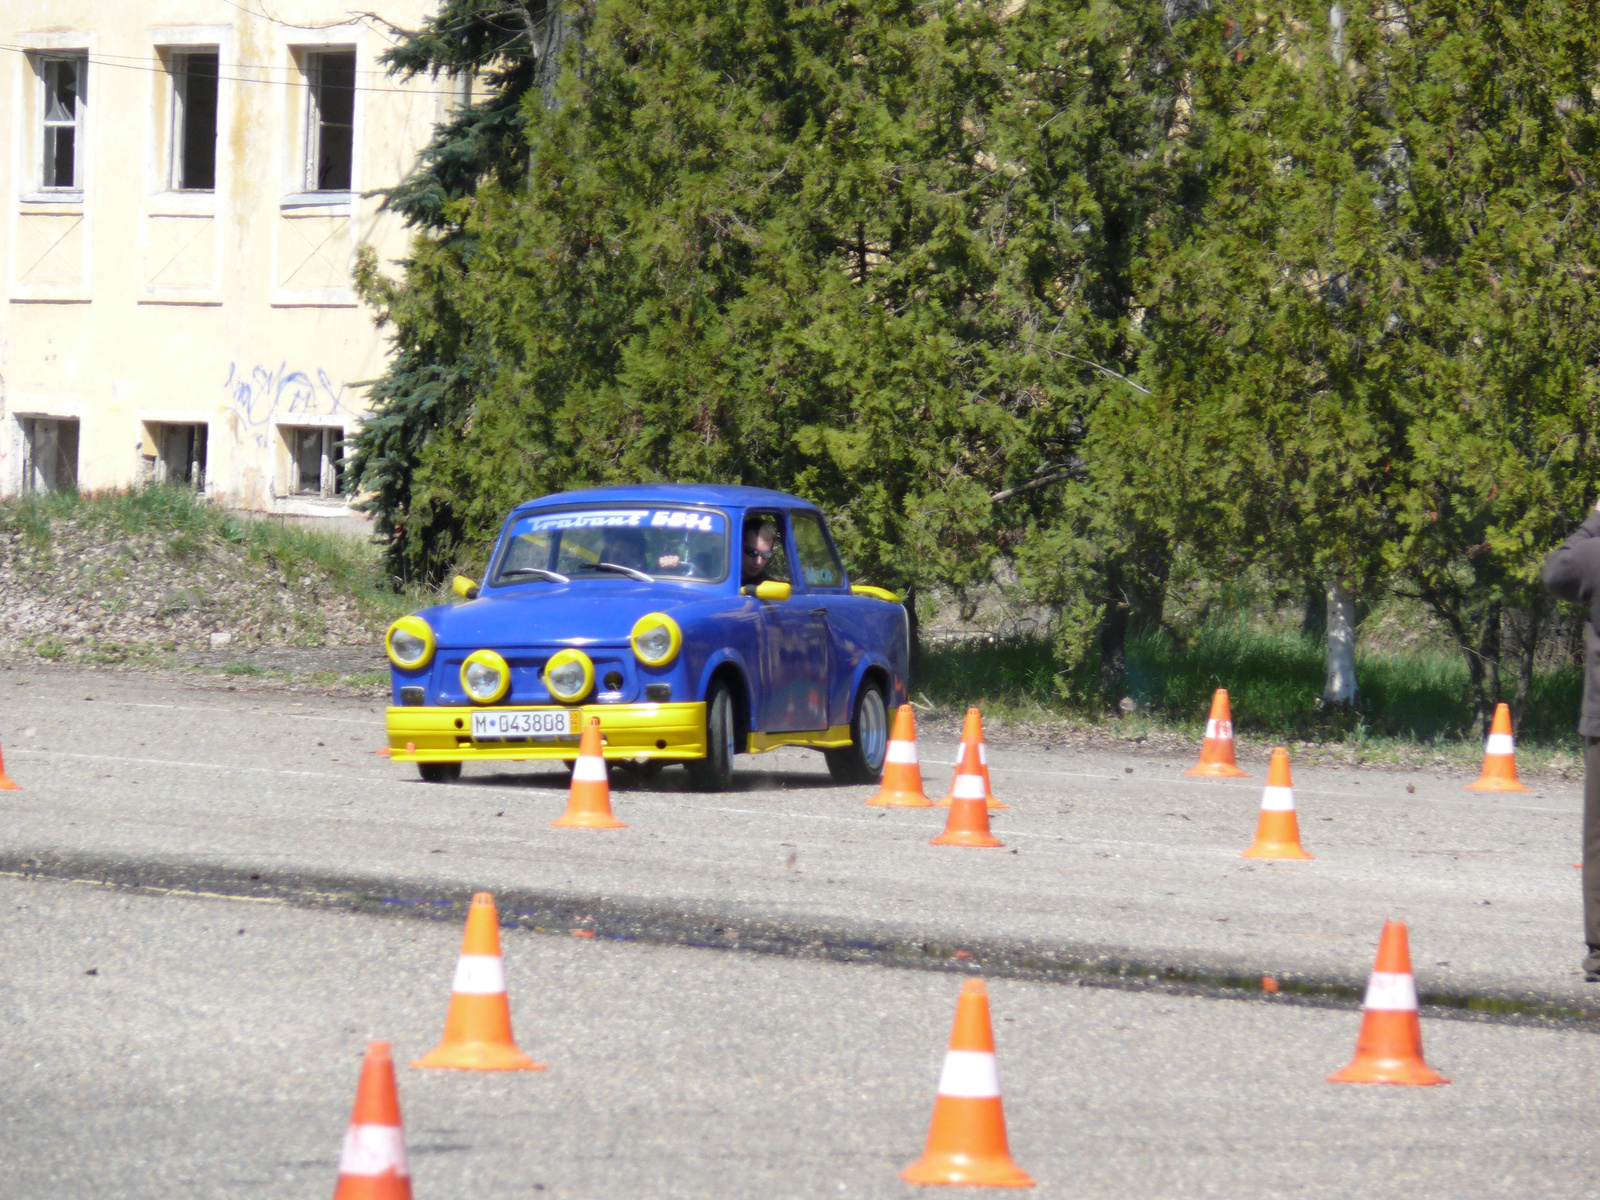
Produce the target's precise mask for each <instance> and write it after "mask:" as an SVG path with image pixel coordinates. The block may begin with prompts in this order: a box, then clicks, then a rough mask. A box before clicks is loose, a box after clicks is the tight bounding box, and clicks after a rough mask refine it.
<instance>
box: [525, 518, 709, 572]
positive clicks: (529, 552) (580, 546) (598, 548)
mask: <svg viewBox="0 0 1600 1200" xmlns="http://www.w3.org/2000/svg"><path fill="white" fill-rule="evenodd" d="M552 575H562V576H566V577H567V578H569V579H572V580H579V579H617V578H633V579H637V578H638V577H639V576H641V575H646V576H649V577H651V578H653V579H689V580H694V581H696V582H700V583H717V582H720V581H721V580H723V579H726V578H727V576H728V519H727V518H726V517H725V516H723V515H722V514H721V513H719V512H706V511H704V510H702V509H693V508H658V507H656V506H654V505H640V506H638V507H613V508H570V509H557V510H555V511H545V512H538V513H530V514H528V515H527V516H525V517H522V518H520V519H519V520H518V521H517V522H516V524H515V525H513V526H512V527H511V536H510V538H509V539H507V546H506V551H505V553H504V554H503V555H501V558H500V567H499V570H498V571H496V573H495V576H494V581H493V582H494V584H495V586H499V585H502V584H507V583H528V582H533V581H537V580H540V579H544V580H547V581H548V580H551V577H552ZM554 582H560V581H559V580H554Z"/></svg>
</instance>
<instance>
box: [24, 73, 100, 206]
mask: <svg viewBox="0 0 1600 1200" xmlns="http://www.w3.org/2000/svg"><path fill="white" fill-rule="evenodd" d="M29 57H30V58H31V59H32V60H33V67H34V72H35V74H36V75H37V77H38V80H39V83H38V97H39V110H38V123H37V126H36V127H37V129H38V131H39V147H38V157H37V159H36V174H35V178H36V179H37V181H38V193H39V194H40V195H42V196H47V197H50V198H73V197H81V196H82V195H83V193H84V187H83V175H84V165H85V163H84V159H85V155H84V152H83V145H84V136H83V134H84V125H85V120H84V118H85V115H86V110H87V108H88V106H89V105H88V86H87V84H88V79H89V52H88V50H87V49H83V50H77V49H72V50H68V49H62V50H53V49H52V50H35V51H31V52H30V53H29ZM62 63H72V64H74V66H75V68H76V70H77V78H76V80H75V81H74V84H73V92H72V120H71V121H70V122H67V121H60V120H52V119H51V117H50V97H51V92H52V88H51V85H50V75H51V70H52V68H53V67H58V66H59V64H62ZM69 128H70V129H71V130H72V182H71V183H70V184H66V185H62V184H59V183H47V182H45V181H46V179H47V178H48V177H49V174H50V170H51V158H52V154H51V138H50V131H51V130H52V129H69Z"/></svg>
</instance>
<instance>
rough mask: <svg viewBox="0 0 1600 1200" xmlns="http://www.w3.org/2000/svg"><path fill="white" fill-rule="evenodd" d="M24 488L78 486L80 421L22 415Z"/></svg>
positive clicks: (40, 489) (39, 489) (66, 489)
mask: <svg viewBox="0 0 1600 1200" xmlns="http://www.w3.org/2000/svg"><path fill="white" fill-rule="evenodd" d="M19 420H20V422H21V425H22V490H23V491H25V492H70V491H72V490H74V489H75V488H76V487H77V486H78V422H77V421H75V420H67V419H60V418H55V417H21V418H19Z"/></svg>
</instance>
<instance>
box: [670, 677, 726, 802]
mask: <svg viewBox="0 0 1600 1200" xmlns="http://www.w3.org/2000/svg"><path fill="white" fill-rule="evenodd" d="M737 730H738V722H737V721H736V720H735V718H734V712H733V693H732V692H731V691H730V690H729V689H728V685H727V684H725V683H720V682H719V683H714V684H712V685H711V694H710V695H709V696H707V697H706V756H705V757H704V758H700V759H692V760H690V761H689V762H686V763H684V764H683V765H684V766H686V767H688V768H689V782H690V783H691V784H693V785H694V787H695V789H696V790H697V791H702V792H725V791H727V790H728V788H729V787H730V786H731V785H732V783H733V755H734V751H735V749H736V747H735V745H734V741H735V738H736V736H737Z"/></svg>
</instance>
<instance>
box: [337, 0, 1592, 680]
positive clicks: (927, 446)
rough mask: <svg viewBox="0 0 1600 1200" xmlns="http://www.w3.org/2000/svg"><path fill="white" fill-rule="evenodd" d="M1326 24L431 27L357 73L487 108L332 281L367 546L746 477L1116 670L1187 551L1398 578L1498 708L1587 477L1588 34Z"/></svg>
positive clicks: (637, 14)
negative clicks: (628, 489)
mask: <svg viewBox="0 0 1600 1200" xmlns="http://www.w3.org/2000/svg"><path fill="white" fill-rule="evenodd" d="M1329 19H1330V13H1329V10H1328V9H1327V8H1326V7H1324V6H1322V5H1321V4H1313V3H1310V2H1309V0H1297V2H1295V3H1291V4H1289V5H1287V6H1282V7H1280V8H1278V9H1275V10H1273V11H1271V12H1264V11H1259V10H1256V9H1253V8H1248V7H1246V6H1242V5H1240V6H1233V5H1229V4H1221V5H1218V6H1215V7H1210V8H1207V7H1205V6H1184V5H1176V4H1163V3H1160V2H1159V0H1150V2H1146V0H1125V2H1121V3H1112V2H1106V0H1083V2H1074V3H1059V4H1057V3H1051V4H1041V3H1036V2H1035V3H1025V4H1018V3H1016V2H1015V0H1013V2H1011V3H1000V2H999V0H996V2H994V3H990V4H983V3H971V2H969V0H933V2H930V3H918V4H912V3H909V2H907V0H823V2H821V3H797V2H793V0H734V2H733V3H718V4H711V3H707V2H706V0H588V2H587V3H585V4H582V5H573V6H571V7H567V8H561V9H555V10H550V11H547V10H546V9H545V8H543V7H542V6H540V5H536V4H534V3H532V2H529V3H523V2H521V0H451V2H450V3H448V4H446V5H445V6H444V8H442V9H441V11H440V14H439V16H438V17H436V18H435V19H434V20H433V21H432V22H430V24H429V26H428V27H427V29H425V30H423V31H420V32H419V33H418V34H417V35H415V36H413V37H412V38H411V39H410V40H408V41H407V42H406V43H405V44H403V45H402V46H401V47H400V48H399V49H397V50H396V51H395V53H394V55H393V56H392V63H393V65H394V66H395V69H397V70H401V71H404V72H408V73H418V72H423V71H428V72H444V73H447V74H459V73H461V72H464V71H479V72H484V73H485V74H486V76H487V77H488V78H489V79H490V80H491V81H492V82H493V87H492V88H491V90H490V92H489V94H488V95H487V96H486V97H485V98H484V99H482V100H480V101H479V102H478V103H477V104H475V105H473V106H472V107H470V108H469V109H467V110H465V111H464V112H462V113H461V114H459V115H458V116H456V117H455V118H452V120H451V121H450V122H448V123H447V124H445V125H443V126H441V127H440V130H439V131H438V136H437V137H436V139H435V141H434V143H433V145H432V146H431V147H430V149H429V151H428V153H427V154H426V155H425V156H424V160H423V162H422V164H420V166H419V170H418V172H417V173H416V175H415V176H413V177H412V178H411V179H409V180H408V181H407V182H406V183H405V184H404V185H402V187H401V188H399V189H397V190H396V191H395V192H394V193H393V195H392V196H391V203H392V204H393V205H394V206H395V207H396V208H397V209H398V210H399V211H401V212H403V213H404V214H405V215H406V217H407V219H408V220H410V221H412V222H413V224H415V225H416V226H417V228H418V234H417V237H416V240H415V242H414V245H413V249H412V255H411V257H410V259H409V260H408V261H407V262H406V263H405V264H404V274H403V277H402V278H400V279H399V280H391V279H389V278H388V277H387V276H386V275H385V274H384V273H383V271H382V270H380V269H379V265H378V264H376V263H375V262H373V261H372V260H371V258H370V256H369V257H368V258H366V259H365V260H364V261H363V268H362V276H361V281H362V285H363V287H364V289H365V293H366V295H367V296H368V297H369V299H371V300H373V302H374V303H375V304H377V305H378V307H379V308H380V311H381V314H382V317H383V319H385V320H386V321H387V322H388V323H389V325H390V328H391V331H392V334H393V337H394V341H395V349H396V353H395V358H394V360H393V364H392V366H391V368H390V370H389V372H388V373H387V374H386V376H385V377H384V379H383V380H382V381H381V382H380V383H379V385H378V386H377V387H376V389H375V390H374V399H375V402H376V408H375V415H374V417H373V419H372V420H371V421H370V422H369V423H368V425H367V426H366V427H365V429H364V430H363V432H362V434H361V437H360V449H359V457H358V462H357V466H358V469H359V470H360V471H361V472H362V474H363V478H364V480H365V482H366V485H367V486H368V487H370V488H373V489H374V491H375V496H374V501H373V504H374V507H375V510H376V512H377V515H378V518H379V521H380V527H381V528H382V530H383V531H384V532H385V533H387V534H389V535H390V543H389V545H390V557H391V562H392V563H393V564H394V566H395V569H396V570H397V571H399V572H401V573H404V574H408V575H416V574H437V573H438V572H440V571H442V570H444V569H445V568H446V567H447V566H448V565H449V564H450V563H451V562H452V561H454V560H455V559H456V558H458V557H460V556H462V555H470V554H471V553H472V552H473V548H474V547H477V546H481V545H482V543H483V542H484V540H485V539H486V538H487V537H488V536H489V535H490V534H491V533H492V531H493V529H494V527H495V525H496V524H497V522H498V520H499V519H500V517H501V515H502V514H503V512H504V510H505V509H506V508H507V507H508V506H509V505H510V504H512V503H515V502H516V501H519V500H522V499H525V498H527V497H528V496H531V495H536V494H539V493H543V492H549V491H553V490H559V489H563V488H570V487H576V486H583V485H587V484H597V483H609V482H622V481H635V480H655V479H674V480H694V479H715V480H727V481H738V482H744V483H749V484H758V485H767V486H773V487H779V488H783V489H785V490H789V491H793V492H797V493H799V494H801V495H804V496H807V497H809V498H811V499H813V500H815V501H817V502H818V503H820V504H822V505H824V506H825V507H826V508H827V510H828V511H829V512H830V513H831V515H832V517H833V521H834V526H835V530H836V533H837V534H838V536H839V538H840V541H841V543H842V545H843V548H844V550H845V552H846V554H847V557H848V560H849V562H850V564H851V567H852V570H853V571H856V572H858V573H863V574H864V575H866V576H870V577H872V578H873V579H874V581H876V582H881V583H885V584H889V585H898V586H902V587H903V586H907V585H915V584H917V583H938V584H941V585H943V586H945V587H947V588H953V589H956V590H958V591H959V590H960V589H962V588H964V587H967V586H969V585H971V584H973V583H975V582H979V581H981V580H983V579H985V578H986V577H987V575H988V572H989V570H990V569H991V566H992V564H993V560H994V559H995V558H996V557H997V556H1004V557H1007V558H1009V559H1011V560H1012V561H1013V562H1014V563H1015V564H1016V566H1017V567H1018V568H1019V570H1020V572H1021V576H1022V579H1023V580H1024V582H1025V584H1026V585H1027V587H1028V588H1029V589H1030V590H1031V592H1032V594H1033V595H1034V596H1036V597H1037V598H1039V599H1040V600H1042V601H1043V602H1045V603H1047V604H1049V605H1051V606H1052V607H1053V608H1054V610H1055V611H1056V612H1057V613H1058V615H1059V636H1058V647H1059V651H1060V655H1061V657H1062V660H1063V662H1064V663H1065V664H1066V665H1067V666H1068V667H1072V666H1073V665H1075V664H1083V665H1084V666H1085V667H1086V668H1092V667H1094V666H1095V665H1096V664H1097V663H1099V665H1101V667H1102V668H1103V672H1102V674H1101V676H1100V679H1099V683H1100V685H1101V686H1104V687H1106V688H1120V686H1121V680H1120V675H1119V672H1120V657H1119V656H1120V647H1121V645H1122V644H1123V642H1124V641H1125V640H1126V638H1127V637H1128V636H1129V635H1130V634H1133V633H1137V632H1139V631H1140V630H1141V629H1147V628H1150V627H1152V626H1155V625H1158V624H1159V623H1160V621H1161V619H1162V610H1163V602H1164V593H1165V588H1166V580H1167V576H1168V572H1169V571H1170V569H1171V564H1172V562H1173V560H1174V556H1175V555H1176V554H1177V553H1179V552H1180V551H1182V552H1185V553H1188V554H1191V555H1193V556H1195V557H1197V558H1198V560H1199V561H1201V562H1202V563H1203V564H1205V565H1206V567H1207V568H1208V569H1209V570H1211V571H1214V572H1223V573H1226V572H1228V571H1231V570H1236V569H1238V568H1240V567H1241V566H1243V565H1245V564H1247V563H1252V562H1254V563H1264V564H1266V565H1267V566H1269V567H1270V569H1271V570H1273V571H1274V572H1276V573H1277V574H1278V575H1279V576H1280V577H1281V578H1282V579H1283V580H1284V581H1285V588H1286V590H1294V591H1298V590H1300V589H1302V588H1303V587H1305V586H1306V584H1307V583H1308V582H1309V581H1316V582H1317V583H1318V585H1319V586H1320V584H1321V583H1322V582H1324V581H1326V580H1328V579H1329V578H1337V579H1340V580H1343V581H1346V582H1347V583H1348V584H1349V586H1350V587H1351V588H1352V589H1354V590H1356V591H1358V592H1367V593H1370V592H1372V591H1374V590H1376V589H1378V588H1379V587H1380V586H1390V585H1392V586H1396V587H1399V588H1401V589H1404V590H1408V591H1410V592H1412V593H1413V594H1415V595H1417V596H1419V597H1421V598H1423V599H1424V600H1425V601H1426V602H1427V603H1428V604H1429V605H1430V606H1431V607H1432V609H1433V611H1434V612H1435V613H1436V614H1437V615H1438V616H1439V618H1440V619H1441V621H1442V622H1443V623H1444V625H1445V626H1446V627H1447V628H1449V629H1450V630H1451V631H1452V632H1453V634H1454V636H1455V637H1456V638H1457V640H1458V642H1459V644H1460V645H1461V647H1462V649H1463V652H1464V653H1465V654H1466V656H1467V659H1468V662H1469V664H1471V666H1472V670H1473V681H1474V687H1475V689H1476V693H1477V699H1478V702H1479V703H1480V705H1481V706H1488V705H1490V704H1492V703H1493V701H1494V700H1496V699H1498V698H1499V695H1500V692H1501V689H1502V684H1501V680H1500V677H1499V674H1498V672H1499V669H1500V668H1499V664H1500V662H1501V660H1502V657H1503V656H1504V653H1505V652H1506V651H1507V649H1510V650H1512V651H1514V652H1517V653H1521V654H1522V655H1523V658H1524V659H1525V662H1524V666H1525V667H1528V668H1531V649H1530V647H1531V644H1532V643H1531V641H1530V638H1531V636H1533V635H1536V632H1537V627H1538V622H1539V620H1540V617H1541V614H1542V612H1543V610H1542V608H1541V603H1542V602H1541V600H1540V598H1539V594H1538V592H1537V589H1536V581H1537V574H1536V567H1537V563H1538V560H1539V558H1540V556H1541V555H1542V554H1543V552H1544V551H1545V550H1546V549H1547V548H1548V547H1549V546H1550V545H1552V544H1553V543H1554V542H1555V541H1556V540H1558V539H1559V537H1560V535H1561V534H1562V532H1564V530H1565V528H1566V526H1567V524H1568V523H1569V522H1570V521H1571V520H1572V519H1573V515H1574V514H1575V513H1577V512H1578V511H1579V510H1580V509H1581V508H1582V506H1583V502H1584V500H1585V495H1584V493H1585V491H1586V489H1591V488H1592V487H1593V486H1594V481H1595V477H1596V469H1595V468H1596V448H1595V442H1594V436H1595V403H1596V377H1595V376H1596V364H1597V361H1600V345H1597V342H1596V339H1597V338H1600V332H1597V330H1600V323H1597V321H1596V319H1595V318H1596V316H1597V315H1600V314H1597V313H1596V312H1595V304H1596V299H1595V288H1594V283H1595V264H1596V262H1597V252H1600V245H1597V243H1596V239H1597V237H1600V212H1597V211H1596V209H1595V202H1594V181H1595V179H1596V178H1597V177H1600V162H1597V159H1596V155H1597V148H1600V147H1597V138H1596V134H1597V130H1596V120H1597V108H1600V71H1597V62H1600V34H1597V31H1596V27H1595V26H1594V23H1593V22H1592V21H1591V20H1590V16H1589V10H1588V9H1587V7H1586V6H1584V5H1582V4H1579V3H1574V2H1571V0H1519V2H1516V3H1504V2H1499V0H1491V2H1489V3H1482V2H1478V3H1472V4H1468V3H1465V2H1463V0H1389V2H1388V3H1386V4H1385V5H1383V6H1379V7H1376V8H1370V9H1361V10H1357V11H1352V12H1350V13H1349V14H1348V16H1345V17H1343V19H1342V20H1341V22H1340V24H1339V25H1338V27H1334V26H1331V25H1330V23H1329ZM541 31H542V32H541ZM541 39H542V40H541ZM558 65H559V66H560V67H561V70H560V71H559V72H558V71H557V70H556V67H557V66H558ZM1511 613H1516V614H1519V615H1518V616H1517V618H1516V619H1515V620H1511V619H1510V618H1509V617H1508V614H1511ZM1504 631H1510V632H1511V633H1513V634H1515V636H1514V637H1509V638H1508V636H1507V634H1506V632H1504ZM1530 631H1531V632H1530ZM1518 638H1520V639H1521V642H1520V644H1519V645H1515V646H1509V647H1508V645H1507V644H1506V643H1507V642H1508V641H1516V640H1517V639H1518ZM1521 674H1522V680H1523V682H1522V691H1523V692H1524V693H1525V689H1526V679H1527V671H1526V670H1523V671H1522V672H1521ZM1081 678H1082V679H1084V680H1089V681H1091V682H1090V684H1089V686H1094V683H1093V672H1092V671H1091V672H1088V673H1086V674H1085V675H1084V676H1082V677H1081ZM1063 685H1064V686H1076V684H1075V682H1074V681H1073V680H1071V679H1067V678H1065V677H1064V678H1063ZM1117 694H1119V693H1117V692H1113V696H1115V695H1117Z"/></svg>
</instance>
